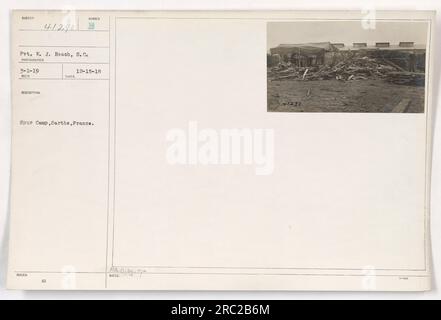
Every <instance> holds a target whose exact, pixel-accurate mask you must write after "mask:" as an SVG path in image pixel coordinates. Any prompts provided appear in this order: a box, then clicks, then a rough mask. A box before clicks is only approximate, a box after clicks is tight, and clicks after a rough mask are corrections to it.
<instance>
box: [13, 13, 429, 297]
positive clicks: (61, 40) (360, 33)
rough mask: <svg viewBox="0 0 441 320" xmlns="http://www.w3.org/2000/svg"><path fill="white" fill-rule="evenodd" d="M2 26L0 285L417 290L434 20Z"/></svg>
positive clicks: (129, 19) (86, 17)
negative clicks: (8, 101) (6, 217)
mask: <svg viewBox="0 0 441 320" xmlns="http://www.w3.org/2000/svg"><path fill="white" fill-rule="evenodd" d="M11 20H12V21H11V27H12V40H11V41H12V49H11V50H12V51H11V57H12V61H11V63H12V73H11V79H12V101H13V146H12V187H11V188H12V190H11V193H12V196H11V237H10V256H9V271H8V286H9V288H12V289H38V290H46V289H55V290H59V289H68V290H74V289H93V290H96V289H108V290H358V291H363V290H395V291H424V290H429V289H430V287H431V285H430V284H431V272H430V232H429V231H430V229H429V208H430V206H429V205H430V202H429V195H430V159H431V148H430V146H431V114H432V105H431V101H432V95H431V92H432V71H433V55H432V51H433V48H432V43H433V39H434V30H433V29H434V28H433V23H434V13H432V12H412V11H409V12H371V13H369V14H366V13H361V12H348V11H345V12H318V11H311V12H306V11H305V12H292V11H291V12H290V11H274V12H271V11H260V12H234V11H231V12H124V11H112V12H104V11H69V12H61V11H14V12H13V13H12V15H11Z"/></svg>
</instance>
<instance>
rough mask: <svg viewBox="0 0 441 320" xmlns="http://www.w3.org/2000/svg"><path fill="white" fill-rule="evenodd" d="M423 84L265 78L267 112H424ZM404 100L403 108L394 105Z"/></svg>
mask: <svg viewBox="0 0 441 320" xmlns="http://www.w3.org/2000/svg"><path fill="white" fill-rule="evenodd" d="M424 92H425V89H424V87H418V86H407V85H397V84H393V83H389V82H386V81H383V80H378V79H377V80H353V81H339V80H322V81H301V80H283V81H268V111H270V112H406V113H421V112H424V96H425V93H424ZM403 102H404V103H405V105H406V107H405V108H404V109H403V108H401V110H400V108H399V107H398V108H396V107H397V106H398V105H399V104H400V103H401V105H402V104H403Z"/></svg>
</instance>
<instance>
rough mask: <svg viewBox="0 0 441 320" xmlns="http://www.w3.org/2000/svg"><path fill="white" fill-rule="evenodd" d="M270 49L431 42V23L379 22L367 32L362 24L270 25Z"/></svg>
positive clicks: (309, 23) (284, 23) (312, 23)
mask: <svg viewBox="0 0 441 320" xmlns="http://www.w3.org/2000/svg"><path fill="white" fill-rule="evenodd" d="M267 28H268V29H267V30H268V41H267V48H268V49H270V48H274V47H276V46H278V45H279V44H282V43H307V42H328V41H330V42H332V43H345V44H346V45H352V43H354V42H367V43H368V45H369V44H374V43H375V42H390V43H391V44H398V43H399V42H400V41H412V42H415V43H416V44H426V43H427V30H428V23H427V22H401V21H400V22H389V21H388V22H378V21H377V23H376V28H375V29H373V30H372V29H370V30H365V29H363V27H362V24H361V22H359V21H337V22H334V21H329V22H328V21H324V22H317V21H311V22H310V21H299V22H269V23H268V27H267Z"/></svg>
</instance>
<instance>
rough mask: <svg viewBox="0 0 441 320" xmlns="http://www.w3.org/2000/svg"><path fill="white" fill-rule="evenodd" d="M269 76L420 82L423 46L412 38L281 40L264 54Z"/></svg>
mask: <svg viewBox="0 0 441 320" xmlns="http://www.w3.org/2000/svg"><path fill="white" fill-rule="evenodd" d="M267 66H268V75H269V78H271V79H273V80H282V79H301V80H327V79H337V80H363V79H378V78H384V79H386V80H388V81H390V82H393V83H396V84H412V85H424V83H425V75H424V74H425V67H426V48H425V46H423V45H417V44H415V43H413V42H400V43H398V44H391V43H389V42H377V43H374V44H368V43H364V42H355V43H353V44H351V45H346V44H344V43H331V42H320V43H305V44H281V45H279V46H277V47H275V48H271V49H270V51H269V53H268V55H267Z"/></svg>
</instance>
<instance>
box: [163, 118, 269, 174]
mask: <svg viewBox="0 0 441 320" xmlns="http://www.w3.org/2000/svg"><path fill="white" fill-rule="evenodd" d="M166 140H167V150H166V160H167V162H168V163H169V164H171V165H249V166H254V170H255V173H256V175H271V174H272V173H273V171H274V130H273V129H251V128H241V129H220V130H216V129H212V128H203V129H200V128H199V126H198V123H197V122H196V121H190V122H189V123H188V126H187V128H185V129H182V128H173V129H170V130H169V131H168V132H167V134H166Z"/></svg>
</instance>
